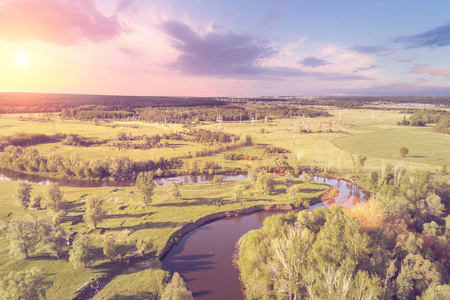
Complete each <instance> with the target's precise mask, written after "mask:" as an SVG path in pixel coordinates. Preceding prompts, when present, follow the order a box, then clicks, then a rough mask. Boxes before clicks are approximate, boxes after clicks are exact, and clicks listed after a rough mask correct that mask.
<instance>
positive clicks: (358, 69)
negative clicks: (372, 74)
mask: <svg viewBox="0 0 450 300" xmlns="http://www.w3.org/2000/svg"><path fill="white" fill-rule="evenodd" d="M378 67H380V66H379V65H371V66H368V67H361V68H356V69H354V70H353V71H352V72H353V73H358V72H360V71H367V70H372V69H376V68H378Z"/></svg>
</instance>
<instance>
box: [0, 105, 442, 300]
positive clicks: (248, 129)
mask: <svg viewBox="0 0 450 300" xmlns="http://www.w3.org/2000/svg"><path fill="white" fill-rule="evenodd" d="M322 109H327V110H328V111H329V112H330V113H331V114H332V117H319V118H311V119H309V120H308V118H304V117H298V116H297V117H292V118H291V119H274V120H272V121H269V122H268V123H265V122H264V118H262V120H258V121H257V122H255V123H254V124H253V125H252V123H251V122H249V121H246V122H242V123H240V122H232V123H223V124H222V126H221V127H222V130H224V131H225V132H228V133H233V134H236V135H250V136H252V138H253V140H254V142H255V143H256V144H261V145H274V146H277V147H281V148H284V149H287V150H288V151H289V153H288V154H287V156H288V159H289V162H290V163H291V164H293V163H294V161H295V160H296V159H299V160H300V162H301V164H302V165H304V166H318V167H322V168H325V167H328V168H333V169H336V170H339V171H341V174H342V173H344V174H345V172H351V168H352V159H351V156H352V155H353V154H361V155H364V156H367V161H366V165H365V167H364V170H378V169H379V168H380V166H381V164H382V162H383V161H387V162H389V163H391V164H401V165H403V166H404V167H406V168H420V169H424V170H429V171H432V172H435V171H436V170H437V169H440V166H442V165H447V166H450V150H449V149H450V137H449V136H446V135H442V134H435V133H432V131H431V128H430V126H426V127H409V126H397V125H396V123H397V122H398V121H400V120H402V119H403V117H404V114H401V113H399V112H398V111H388V110H376V111H374V110H367V109H360V110H358V109H354V110H336V109H331V108H328V107H322ZM22 116H23V117H25V118H28V114H24V115H22ZM31 117H32V119H31V120H28V121H22V120H20V115H13V114H10V115H2V116H1V118H0V134H2V135H10V134H13V133H14V132H26V133H43V134H53V133H55V132H58V133H67V134H69V133H77V134H80V135H83V136H85V137H90V138H99V139H102V138H112V137H115V136H116V134H117V132H119V131H124V132H127V133H128V132H131V133H132V134H133V135H142V134H149V135H151V134H156V133H158V134H162V133H164V132H170V131H181V130H183V129H184V128H182V126H181V125H172V124H171V125H169V127H168V128H167V129H165V127H164V125H163V124H148V123H143V122H112V123H103V122H100V123H99V124H96V123H94V122H80V121H74V120H64V121H63V120H61V119H59V118H57V117H55V122H54V124H53V122H40V121H37V120H36V115H31ZM199 127H200V128H205V129H210V130H217V129H218V128H217V127H218V125H217V124H214V123H204V124H202V125H199ZM300 129H306V130H311V132H312V133H302V132H300ZM329 129H331V131H329ZM319 130H320V132H319ZM169 144H170V145H169V148H159V149H149V150H130V149H125V150H117V149H114V148H108V147H95V148H84V147H72V146H64V145H62V143H51V144H40V145H34V146H32V147H34V148H36V149H38V150H39V152H40V154H41V155H43V156H49V155H51V154H52V153H59V154H61V155H63V156H68V155H71V154H72V153H76V154H78V156H79V157H80V158H81V159H86V160H88V159H93V158H97V157H103V156H110V157H114V156H117V155H128V156H129V157H130V158H131V159H134V160H139V159H144V158H145V159H148V158H151V159H154V158H157V157H160V156H164V157H165V158H171V157H185V156H186V155H188V154H190V153H191V152H193V151H195V150H199V149H201V148H202V147H204V146H203V145H201V144H198V143H191V142H185V141H169ZM400 147H407V148H408V149H409V154H408V156H407V157H404V158H401V157H399V154H398V151H399V148H400ZM226 152H236V153H246V154H249V155H251V156H255V157H257V158H258V159H257V160H254V161H226V160H224V158H223V152H222V153H216V154H214V155H211V156H207V157H201V158H191V160H192V159H195V160H197V161H198V162H199V163H201V162H202V161H204V160H212V161H214V162H216V163H218V164H219V165H220V166H223V167H240V168H247V167H250V166H252V165H255V164H259V165H265V164H271V163H273V160H274V159H275V158H276V157H269V156H264V155H263V149H262V148H261V146H249V147H243V148H238V149H233V150H229V151H226ZM297 183H298V184H301V187H302V190H303V191H304V194H303V196H305V197H311V198H314V197H318V196H320V195H321V193H322V192H323V190H324V189H326V186H324V185H322V184H318V183H311V184H307V183H305V182H303V181H301V180H297ZM237 185H239V186H241V187H243V188H244V199H245V200H244V203H243V206H242V207H243V208H245V207H250V206H254V205H257V204H277V203H292V202H293V199H291V198H290V197H289V196H288V195H287V194H286V193H285V186H284V185H283V184H282V179H278V185H277V190H276V192H275V193H274V194H273V195H270V196H267V195H262V194H260V193H259V192H258V191H257V190H256V189H255V187H253V186H252V185H251V184H250V182H249V181H248V180H241V181H233V182H224V183H222V185H220V186H214V185H213V183H199V184H186V185H183V186H181V187H180V192H181V195H182V198H181V199H180V200H174V199H171V197H170V195H169V187H156V189H155V195H154V200H153V203H152V204H151V205H150V206H145V205H143V203H142V202H141V200H140V197H139V195H138V194H137V190H136V188H135V187H131V186H130V187H126V188H118V189H117V190H115V189H114V188H111V187H103V188H62V190H63V192H64V195H65V199H66V201H67V203H68V205H67V216H66V218H65V221H64V222H63V226H64V228H65V230H66V232H67V233H70V232H73V231H77V232H87V233H89V234H90V235H91V236H92V237H93V238H95V247H96V249H95V255H96V257H97V261H96V263H95V265H94V266H93V267H92V268H88V269H86V270H75V269H74V268H73V267H72V265H71V264H70V263H69V262H68V257H67V251H68V249H66V250H67V251H66V255H65V256H64V258H63V259H60V260H55V259H51V258H49V257H47V256H46V255H45V253H43V252H39V251H38V252H37V253H36V254H33V255H31V258H30V259H28V260H12V259H10V258H9V256H8V247H7V241H6V239H0V275H3V274H7V273H8V272H10V271H11V270H19V269H28V268H31V267H33V266H38V267H42V268H44V269H45V270H46V272H47V273H48V274H49V277H50V279H51V280H52V281H53V287H52V288H51V289H50V290H49V292H48V299H72V298H73V297H74V295H73V292H74V291H75V290H76V289H77V288H79V287H80V286H81V285H83V284H84V283H86V282H87V281H89V280H90V279H91V278H96V277H100V276H102V275H105V274H111V273H116V272H118V273H117V275H116V276H115V277H114V279H113V280H112V281H111V283H110V284H108V285H107V286H106V287H105V288H104V289H103V290H102V291H101V292H100V293H99V294H98V295H96V296H95V297H94V299H113V298H114V297H116V296H117V295H120V296H121V297H124V298H125V297H126V298H125V299H146V297H147V298H148V297H149V295H148V293H150V292H151V291H154V292H157V291H161V289H162V280H163V278H164V276H165V273H164V271H162V270H161V268H160V267H161V266H160V263H159V262H158V261H156V260H153V261H150V262H146V263H144V264H137V265H136V266H134V267H133V268H130V269H124V268H119V269H117V266H116V265H114V264H110V263H109V262H108V261H107V260H106V259H105V258H104V256H103V254H102V250H101V244H102V241H103V238H104V236H105V235H107V234H114V235H115V236H116V239H117V241H118V242H117V244H118V248H117V250H118V252H119V253H122V254H125V253H126V252H129V251H134V250H135V249H136V248H135V244H136V242H137V240H139V239H142V238H145V237H151V238H152V239H153V240H154V242H155V247H156V249H157V251H159V250H161V249H162V248H163V247H164V245H165V244H166V242H167V240H168V238H169V237H170V235H171V234H172V233H173V232H174V231H176V230H177V229H179V228H181V227H182V226H183V225H185V224H187V223H189V222H193V221H195V220H197V219H199V218H201V217H203V216H206V215H209V214H212V213H215V212H219V211H227V210H234V209H240V208H242V207H241V206H240V204H239V203H235V202H233V201H232V200H231V195H230V191H232V190H233V189H234V188H235V186H237ZM17 186H18V183H17V182H9V181H5V180H1V181H0V190H1V193H0V220H3V221H8V220H11V219H12V218H17V217H24V216H27V217H28V218H33V219H34V218H46V214H47V213H46V211H43V210H42V211H34V210H25V209H23V208H21V207H19V206H18V205H17V204H16V202H15V200H14V194H15V191H16V189H17ZM31 194H32V196H36V195H42V196H44V194H45V186H42V185H37V184H33V190H32V193H31ZM94 194H95V195H98V196H100V197H101V198H102V199H103V201H104V205H103V206H104V209H105V210H106V211H107V215H106V218H105V220H104V221H103V222H102V223H101V224H100V225H99V228H98V229H96V230H93V229H91V228H89V227H88V226H87V225H86V223H85V222H84V221H83V217H82V216H83V212H84V204H83V202H82V198H83V197H85V196H86V195H94ZM212 198H220V199H222V201H223V205H222V206H221V207H218V206H216V205H211V204H210V199H212ZM9 213H12V215H10V217H7V216H8V214H9ZM116 299H119V298H116Z"/></svg>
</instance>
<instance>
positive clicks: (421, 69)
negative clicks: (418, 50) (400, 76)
mask: <svg viewBox="0 0 450 300" xmlns="http://www.w3.org/2000/svg"><path fill="white" fill-rule="evenodd" d="M411 73H419V74H428V75H431V76H448V75H450V69H439V68H431V67H429V66H428V65H419V64H417V65H415V66H414V67H413V68H412V69H411Z"/></svg>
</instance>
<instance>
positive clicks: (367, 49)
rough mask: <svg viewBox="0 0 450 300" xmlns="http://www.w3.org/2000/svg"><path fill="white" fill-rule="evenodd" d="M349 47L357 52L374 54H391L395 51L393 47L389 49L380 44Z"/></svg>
mask: <svg viewBox="0 0 450 300" xmlns="http://www.w3.org/2000/svg"><path fill="white" fill-rule="evenodd" d="M349 49H350V50H352V51H355V52H357V53H361V54H375V55H391V54H394V53H396V52H397V51H396V50H394V49H389V48H386V47H381V46H373V45H368V46H354V47H351V48H349Z"/></svg>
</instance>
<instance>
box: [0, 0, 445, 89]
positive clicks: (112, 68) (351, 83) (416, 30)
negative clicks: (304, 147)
mask: <svg viewBox="0 0 450 300" xmlns="http://www.w3.org/2000/svg"><path fill="white" fill-rule="evenodd" d="M449 11H450V1H448V0H428V1H423V0H395V1H392V0H365V1H361V0H340V1H336V0H314V1H313V0H308V1H304V0H292V1H281V0H279V1H277V0H244V1H242V0H240V1H236V0H227V1H225V0H222V1H216V0H164V1H162V0H0V92H42V93H73V94H103V95H141V96H201V97H206V96H208V97H209V96H212V97H219V96H225V97H257V96H304V95H323V96H326V95H340V96H341V95H350V96H358V95H367V96H398V95H404V96H450V14H449Z"/></svg>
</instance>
